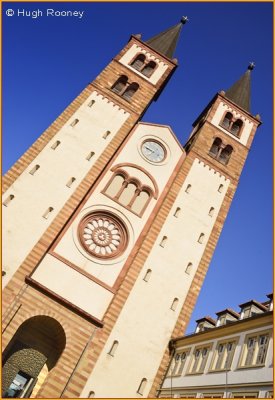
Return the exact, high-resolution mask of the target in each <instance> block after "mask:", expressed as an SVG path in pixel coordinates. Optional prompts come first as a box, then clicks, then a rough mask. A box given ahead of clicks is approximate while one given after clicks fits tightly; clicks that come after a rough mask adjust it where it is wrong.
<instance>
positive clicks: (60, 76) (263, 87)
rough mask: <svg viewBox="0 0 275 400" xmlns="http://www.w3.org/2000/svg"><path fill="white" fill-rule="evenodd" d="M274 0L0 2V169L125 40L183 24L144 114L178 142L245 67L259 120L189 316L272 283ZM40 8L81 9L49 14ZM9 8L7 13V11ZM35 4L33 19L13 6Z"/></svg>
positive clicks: (256, 294) (258, 293)
mask: <svg viewBox="0 0 275 400" xmlns="http://www.w3.org/2000/svg"><path fill="white" fill-rule="evenodd" d="M272 6H273V5H272V3H271V2H270V3H268V2H255V3H252V2H240V3H239V2H236V3H234V2H228V3H222V2H214V3H208V2H203V3H201V2H198V3H189V2H188V3H187V2H186V3H185V2H181V3H168V2H164V3H159V2H154V3H134V2H133V3H82V2H72V3H69V2H64V3H58V2H56V3H46V2H45V3H39V2H38V3H36V2H34V3H23V2H22V3H21V2H20V3H10V2H7V3H3V9H4V12H3V57H4V61H3V100H4V106H3V142H2V145H3V173H5V172H6V170H7V169H8V168H10V166H11V165H12V164H13V163H14V162H15V161H16V160H17V159H18V158H19V157H20V156H21V155H22V154H23V153H24V152H25V151H26V150H27V149H28V147H29V146H30V145H31V144H32V143H33V142H34V141H35V140H36V139H37V138H38V137H39V136H40V135H41V133H42V132H43V131H44V130H45V129H46V128H47V127H48V126H49V125H50V124H51V123H52V122H53V120H54V119H55V118H56V117H57V116H58V115H59V114H60V113H61V112H62V111H63V110H64V108H65V107H66V106H67V105H68V104H69V103H70V102H71V101H72V100H73V99H74V98H75V97H76V96H77V95H78V94H79V93H80V91H81V90H82V89H83V88H84V87H85V86H86V85H87V84H88V83H89V82H90V81H92V80H93V79H94V78H95V77H96V76H97V75H98V74H99V73H100V72H101V70H102V69H103V68H104V67H105V66H106V65H107V64H108V63H109V62H110V61H111V59H112V58H113V57H114V56H115V55H116V54H117V53H118V52H119V51H120V50H121V49H122V48H123V46H124V45H125V44H126V43H127V41H128V39H129V37H130V34H136V33H141V34H142V39H143V40H147V39H149V38H150V37H152V36H154V35H155V34H157V33H159V32H161V31H163V30H165V29H167V28H168V27H170V26H172V25H175V24H177V23H178V21H179V20H180V18H181V16H182V15H187V16H188V18H189V22H188V23H187V24H186V25H185V26H184V27H183V29H182V33H181V38H180V41H179V44H178V47H177V51H176V57H177V58H178V60H179V67H178V69H177V71H176V73H175V74H174V76H173V77H172V79H171V81H170V82H169V84H168V85H167V87H166V88H165V90H164V91H163V93H162V94H161V96H160V97H159V99H158V100H157V102H155V103H154V104H152V105H151V107H150V108H149V110H148V111H147V112H146V114H145V115H144V117H143V121H145V122H153V123H160V124H167V125H170V126H171V127H172V129H173V131H174V132H175V133H176V135H177V136H178V138H179V140H180V141H181V142H182V143H184V142H185V141H186V140H187V138H188V136H189V134H190V131H191V126H192V123H193V122H194V120H195V119H196V117H197V116H198V115H199V114H200V112H201V111H202V110H203V109H204V107H205V106H206V105H207V103H208V102H209V101H210V99H211V98H212V97H213V96H214V95H215V93H216V92H218V91H220V90H227V89H228V88H229V87H230V86H231V85H232V84H233V83H234V82H235V81H236V80H237V79H238V78H239V77H240V76H241V75H242V74H243V73H244V72H245V70H246V68H247V65H248V63H249V62H250V61H254V62H255V64H256V68H255V69H254V71H253V72H252V99H251V103H252V114H253V115H255V114H257V113H260V115H261V117H262V120H263V125H262V126H261V127H260V128H259V130H258V133H257V135H256V138H255V140H254V143H253V146H252V149H251V152H250V154H249V157H248V160H247V163H246V165H245V168H244V171H243V174H242V176H241V179H240V185H239V188H238V190H237V193H236V195H235V197H234V200H233V203H232V206H231V209H230V212H229V215H228V218H227V220H226V223H225V226H224V230H223V232H222V234H221V237H220V241H219V244H218V246H217V249H216V251H215V254H214V257H213V259H212V262H211V264H210V268H209V271H208V274H207V277H206V279H205V283H204V286H203V288H202V290H201V294H200V296H199V299H198V302H197V305H196V308H195V310H194V313H193V316H192V319H191V323H190V326H189V329H188V331H189V332H190V331H192V330H193V329H194V327H195V322H194V321H195V320H196V319H198V318H201V317H203V316H205V315H211V316H213V317H214V316H215V312H217V311H220V310H222V309H224V308H226V307H231V308H233V309H236V310H237V311H238V304H240V303H242V302H245V301H246V300H249V299H253V298H254V299H256V300H259V301H264V300H266V298H265V295H266V294H268V293H270V292H271V291H272V290H273V289H272V129H273V128H272V122H273V116H272V94H273V92H272V90H273V87H272V85H273V81H272ZM47 8H54V9H56V10H79V11H84V15H83V17H82V18H81V19H80V18H77V17H67V18H65V17H46V16H45V11H46V9H47ZM7 9H13V10H14V11H15V15H14V16H10V17H9V16H7V15H5V11H6V10H7ZM18 9H20V10H22V9H25V10H37V9H40V10H41V11H42V12H43V13H44V16H42V17H40V18H36V19H35V18H31V17H22V16H21V17H18V16H16V12H17V10H18Z"/></svg>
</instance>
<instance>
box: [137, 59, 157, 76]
mask: <svg viewBox="0 0 275 400" xmlns="http://www.w3.org/2000/svg"><path fill="white" fill-rule="evenodd" d="M156 65H157V64H156V63H155V62H154V61H149V62H148V64H146V65H145V67H144V68H143V70H142V71H141V73H142V74H143V75H145V76H147V78H149V77H150V76H151V75H152V73H153V71H154V69H155V68H156Z"/></svg>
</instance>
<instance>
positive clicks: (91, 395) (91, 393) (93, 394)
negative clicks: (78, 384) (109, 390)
mask: <svg viewBox="0 0 275 400" xmlns="http://www.w3.org/2000/svg"><path fill="white" fill-rule="evenodd" d="M94 397H95V392H94V391H93V390H91V391H90V392H89V394H88V399H93V398H94Z"/></svg>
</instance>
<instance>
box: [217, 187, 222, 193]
mask: <svg viewBox="0 0 275 400" xmlns="http://www.w3.org/2000/svg"><path fill="white" fill-rule="evenodd" d="M222 191H223V185H220V186H219V188H218V192H219V193H222Z"/></svg>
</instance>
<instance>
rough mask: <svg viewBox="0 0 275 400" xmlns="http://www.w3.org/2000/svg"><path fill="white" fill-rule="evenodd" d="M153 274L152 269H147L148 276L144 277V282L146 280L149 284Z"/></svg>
mask: <svg viewBox="0 0 275 400" xmlns="http://www.w3.org/2000/svg"><path fill="white" fill-rule="evenodd" d="M151 274H152V270H151V269H147V271H146V274H145V275H144V278H143V280H144V281H145V282H148V281H149V279H150V277H151Z"/></svg>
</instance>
